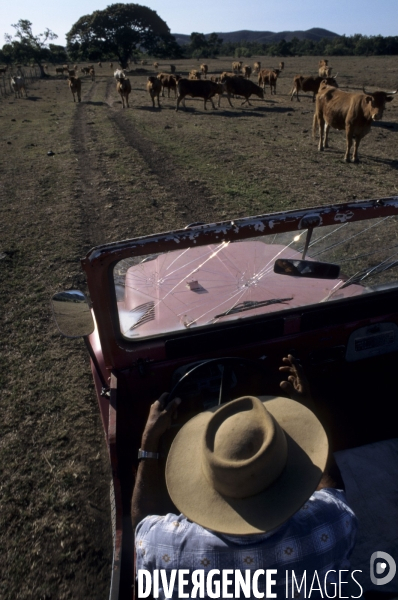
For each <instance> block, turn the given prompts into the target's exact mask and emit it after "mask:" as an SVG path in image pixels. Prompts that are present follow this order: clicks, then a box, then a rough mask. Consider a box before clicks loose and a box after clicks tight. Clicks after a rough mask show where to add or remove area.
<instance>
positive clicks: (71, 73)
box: [68, 69, 76, 77]
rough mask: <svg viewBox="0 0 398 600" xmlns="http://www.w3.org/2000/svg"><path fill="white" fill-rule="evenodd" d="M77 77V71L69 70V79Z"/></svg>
mask: <svg viewBox="0 0 398 600" xmlns="http://www.w3.org/2000/svg"><path fill="white" fill-rule="evenodd" d="M75 75H76V72H75V69H69V70H68V77H74V76H75Z"/></svg>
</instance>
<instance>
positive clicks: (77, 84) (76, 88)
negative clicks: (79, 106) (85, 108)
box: [68, 75, 82, 102]
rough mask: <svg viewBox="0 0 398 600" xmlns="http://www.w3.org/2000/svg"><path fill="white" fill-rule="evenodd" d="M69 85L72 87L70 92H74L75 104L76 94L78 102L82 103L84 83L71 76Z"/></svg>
mask: <svg viewBox="0 0 398 600" xmlns="http://www.w3.org/2000/svg"><path fill="white" fill-rule="evenodd" d="M68 85H69V87H70V91H71V92H72V96H73V102H76V100H75V94H76V96H77V101H78V102H80V101H81V99H82V82H81V80H80V79H79V78H78V77H74V76H72V75H71V76H69V77H68Z"/></svg>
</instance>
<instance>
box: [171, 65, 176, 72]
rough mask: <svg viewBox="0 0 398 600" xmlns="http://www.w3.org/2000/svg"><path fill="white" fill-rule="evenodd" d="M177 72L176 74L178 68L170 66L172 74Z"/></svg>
mask: <svg viewBox="0 0 398 600" xmlns="http://www.w3.org/2000/svg"><path fill="white" fill-rule="evenodd" d="M175 72H176V66H175V65H170V73H175Z"/></svg>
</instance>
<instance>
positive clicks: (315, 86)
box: [290, 75, 339, 102]
mask: <svg viewBox="0 0 398 600" xmlns="http://www.w3.org/2000/svg"><path fill="white" fill-rule="evenodd" d="M336 77H337V75H335V76H334V77H325V78H324V77H313V76H312V75H311V76H305V75H296V76H295V77H294V79H293V87H292V89H291V90H290V94H291V95H290V100H293V96H294V94H296V97H297V101H298V102H300V99H299V95H298V93H299V91H300V90H301V91H303V92H312V93H313V96H312V101H313V102H315V96H316V95H317V93H318V90H319V86H320V85H321V83H322V81H326V83H327V85H331V86H333V87H339V86H338V85H337V81H336Z"/></svg>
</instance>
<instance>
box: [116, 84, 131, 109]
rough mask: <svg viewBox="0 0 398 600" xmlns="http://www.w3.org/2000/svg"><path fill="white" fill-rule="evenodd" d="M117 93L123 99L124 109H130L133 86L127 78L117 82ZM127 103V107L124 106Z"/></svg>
mask: <svg viewBox="0 0 398 600" xmlns="http://www.w3.org/2000/svg"><path fill="white" fill-rule="evenodd" d="M116 91H117V92H118V94H120V96H121V98H122V105H123V108H126V107H127V108H130V106H129V95H130V94H131V84H130V80H129V79H127V77H121V78H120V79H118V80H117V81H116ZM125 103H126V106H124V104H125Z"/></svg>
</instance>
